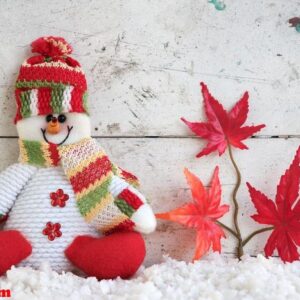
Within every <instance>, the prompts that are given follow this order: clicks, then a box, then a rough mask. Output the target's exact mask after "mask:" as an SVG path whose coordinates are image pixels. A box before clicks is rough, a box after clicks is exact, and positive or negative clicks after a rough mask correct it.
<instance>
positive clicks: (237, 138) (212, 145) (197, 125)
mask: <svg viewBox="0 0 300 300" xmlns="http://www.w3.org/2000/svg"><path fill="white" fill-rule="evenodd" d="M201 87H202V95H203V99H204V109H205V114H206V116H207V120H208V122H207V123H205V122H189V121H187V120H186V119H184V118H181V120H182V121H183V122H184V123H185V124H186V125H187V126H188V127H189V128H190V129H191V130H192V131H193V132H194V133H195V134H196V135H198V136H199V137H201V138H204V139H206V140H208V144H207V145H206V147H205V148H204V149H203V150H202V151H201V152H199V153H198V154H197V157H201V156H203V155H208V154H210V153H211V152H213V151H216V150H218V152H219V155H222V154H223V153H224V152H225V150H226V148H227V146H228V144H230V145H232V146H234V147H236V148H240V149H248V147H247V146H246V145H245V144H244V143H242V141H243V140H245V139H247V138H248V137H250V136H252V135H253V134H254V133H255V132H258V131H259V130H261V129H262V128H263V127H265V125H264V124H262V125H257V126H244V127H242V125H243V124H244V123H245V122H246V119H247V115H248V111H249V105H248V98H249V95H248V92H245V94H244V95H243V96H242V98H241V99H240V100H239V101H238V102H237V103H236V104H235V106H234V107H233V108H232V110H231V111H230V112H226V111H225V109H224V107H223V106H222V104H221V103H220V102H218V101H217V100H216V99H215V98H214V97H213V96H212V95H211V94H210V93H209V91H208V88H207V86H206V85H205V84H204V83H203V82H201Z"/></svg>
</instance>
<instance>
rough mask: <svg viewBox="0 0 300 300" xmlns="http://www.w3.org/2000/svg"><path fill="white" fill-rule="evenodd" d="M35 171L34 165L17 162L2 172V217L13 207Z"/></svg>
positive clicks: (0, 179)
mask: <svg viewBox="0 0 300 300" xmlns="http://www.w3.org/2000/svg"><path fill="white" fill-rule="evenodd" d="M35 171H36V168H35V167H33V166H29V165H23V164H19V163H17V164H13V165H11V166H9V167H8V168H7V169H5V170H4V171H3V172H2V173H1V174H0V219H1V218H3V217H4V216H5V215H6V214H7V213H8V212H9V210H10V209H11V208H12V206H13V205H14V202H15V200H16V198H17V196H18V194H19V193H20V192H21V190H22V188H23V187H24V186H25V184H26V183H27V182H28V180H29V179H30V178H31V177H32V175H33V174H34V173H35Z"/></svg>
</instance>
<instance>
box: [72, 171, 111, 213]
mask: <svg viewBox="0 0 300 300" xmlns="http://www.w3.org/2000/svg"><path fill="white" fill-rule="evenodd" d="M110 182H111V177H109V178H108V179H107V180H106V181H104V182H103V183H102V184H101V185H100V186H98V187H97V188H95V189H94V190H93V191H91V192H89V193H88V194H87V195H85V196H84V197H82V198H81V199H80V200H79V201H78V202H77V205H78V207H79V211H80V213H81V214H82V215H83V216H86V215H87V214H88V213H89V212H90V211H91V210H92V209H93V208H94V207H95V206H96V205H97V204H98V203H100V202H101V200H102V199H104V198H105V197H106V196H107V194H108V192H109V190H108V187H109V184H110Z"/></svg>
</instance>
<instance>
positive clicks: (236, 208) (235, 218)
mask: <svg viewBox="0 0 300 300" xmlns="http://www.w3.org/2000/svg"><path fill="white" fill-rule="evenodd" d="M227 144H228V152H229V157H230V160H231V162H232V165H233V167H234V169H235V172H236V185H235V187H234V189H233V192H232V200H233V205H234V212H233V223H234V227H235V233H236V235H235V237H236V238H237V240H238V245H237V253H236V255H237V258H238V259H239V260H240V259H241V257H242V256H243V254H244V251H243V239H242V235H241V231H240V227H239V223H238V214H239V204H238V201H237V197H236V195H237V192H238V190H239V188H240V185H241V180H242V177H241V172H240V170H239V168H238V166H237V164H236V162H235V160H234V158H233V154H232V148H231V145H230V143H229V142H228V143H227Z"/></svg>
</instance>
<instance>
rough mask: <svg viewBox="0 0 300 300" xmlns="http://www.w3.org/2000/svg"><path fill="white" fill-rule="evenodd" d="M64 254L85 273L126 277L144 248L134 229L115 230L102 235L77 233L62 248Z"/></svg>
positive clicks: (136, 267)
mask: <svg viewBox="0 0 300 300" xmlns="http://www.w3.org/2000/svg"><path fill="white" fill-rule="evenodd" d="M65 254H66V256H67V258H68V259H69V260H70V261H71V262H72V263H73V264H74V265H75V266H76V267H78V268H79V269H81V270H82V271H84V272H85V273H86V274H87V275H88V276H95V277H97V278H98V279H113V278H116V277H118V276H120V277H121V278H129V277H130V276H132V275H133V274H134V273H135V272H136V271H137V270H138V268H139V267H140V265H141V264H142V262H143V260H144V258H145V254H146V249H145V243H144V240H143V238H142V236H141V235H140V234H139V233H137V232H118V233H114V234H111V235H109V236H106V237H102V238H94V237H90V236H78V237H77V238H75V240H74V241H73V242H72V244H71V245H70V246H69V247H68V248H67V249H66V250H65Z"/></svg>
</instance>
